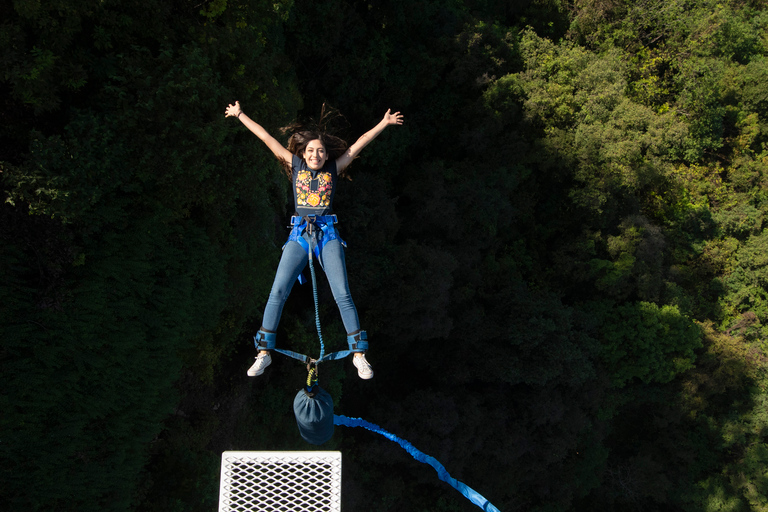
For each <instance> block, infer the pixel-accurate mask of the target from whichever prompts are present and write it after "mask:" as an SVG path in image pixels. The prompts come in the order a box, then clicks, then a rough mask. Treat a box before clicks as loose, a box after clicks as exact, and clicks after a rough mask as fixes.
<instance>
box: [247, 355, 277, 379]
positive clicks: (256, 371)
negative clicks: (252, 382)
mask: <svg viewBox="0 0 768 512" xmlns="http://www.w3.org/2000/svg"><path fill="white" fill-rule="evenodd" d="M271 364H272V356H270V355H269V352H267V353H266V354H259V355H258V356H256V362H255V363H253V366H251V367H250V368H248V376H249V377H256V376H257V375H261V374H262V373H264V370H265V369H266V368H267V366H269V365H271Z"/></svg>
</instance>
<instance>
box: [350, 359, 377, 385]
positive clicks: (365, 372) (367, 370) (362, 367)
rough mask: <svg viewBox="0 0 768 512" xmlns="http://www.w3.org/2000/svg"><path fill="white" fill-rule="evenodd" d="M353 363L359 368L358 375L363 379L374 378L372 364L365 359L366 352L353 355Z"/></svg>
mask: <svg viewBox="0 0 768 512" xmlns="http://www.w3.org/2000/svg"><path fill="white" fill-rule="evenodd" d="M352 364H354V365H355V368H357V375H358V376H359V377H360V378H361V379H363V380H368V379H372V378H373V368H371V364H370V363H369V362H368V361H367V360H366V359H365V354H363V355H362V356H360V357H358V356H356V355H355V356H352Z"/></svg>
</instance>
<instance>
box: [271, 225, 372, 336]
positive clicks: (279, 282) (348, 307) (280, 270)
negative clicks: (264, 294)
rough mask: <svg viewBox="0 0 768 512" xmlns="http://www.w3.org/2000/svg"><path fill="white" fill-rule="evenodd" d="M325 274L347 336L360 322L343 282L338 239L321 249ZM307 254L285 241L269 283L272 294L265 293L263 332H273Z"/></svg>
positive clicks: (355, 330)
mask: <svg viewBox="0 0 768 512" xmlns="http://www.w3.org/2000/svg"><path fill="white" fill-rule="evenodd" d="M320 258H321V262H322V265H323V269H324V270H325V275H326V277H327V278H328V283H329V284H330V285H331V292H333V298H334V299H336V305H337V306H338V307H339V312H340V313H341V320H342V322H344V328H345V329H346V330H347V334H350V333H353V332H357V331H359V330H360V320H359V319H358V317H357V308H355V303H354V302H352V296H351V295H350V293H349V283H348V282H347V265H346V262H345V259H344V247H342V245H341V241H339V240H331V241H330V242H328V243H327V244H326V245H325V247H324V248H323V252H322V253H321V254H320ZM307 259H308V257H307V252H306V251H305V250H304V249H303V248H302V247H301V245H299V243H298V242H293V241H291V242H288V243H287V244H285V247H284V248H283V255H282V257H281V258H280V264H279V265H278V266H277V273H276V274H275V282H274V283H272V291H271V292H270V293H269V300H267V307H266V308H264V319H263V320H262V323H261V325H262V327H263V328H264V329H266V330H267V331H271V332H275V331H277V326H278V324H279V323H280V316H281V315H282V313H283V305H284V304H285V300H286V299H287V298H288V295H289V294H290V293H291V289H292V288H293V284H294V283H295V282H296V279H297V278H298V277H299V274H301V271H302V270H304V267H305V266H306V265H307ZM314 266H315V273H317V272H318V271H319V265H318V262H317V261H315V262H314Z"/></svg>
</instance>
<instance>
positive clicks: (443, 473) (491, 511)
mask: <svg viewBox="0 0 768 512" xmlns="http://www.w3.org/2000/svg"><path fill="white" fill-rule="evenodd" d="M333 424H334V425H343V426H345V427H363V428H364V429H366V430H370V431H371V432H375V433H377V434H381V435H382V436H384V437H386V438H387V439H389V440H390V441H394V442H396V443H397V444H399V445H400V446H402V447H403V449H404V450H405V451H407V452H408V453H409V454H410V455H411V457H413V458H414V459H416V460H417V461H419V462H423V463H425V464H429V465H430V466H432V467H433V468H435V471H437V476H438V478H440V480H442V481H443V482H446V483H447V484H448V485H450V486H451V487H453V488H454V489H456V490H457V491H459V492H460V493H461V494H463V495H464V497H465V498H467V499H468V500H469V501H471V502H472V503H473V504H475V505H477V506H478V507H480V508H481V509H483V510H485V511H486V512H499V509H498V508H496V507H494V506H493V505H492V504H491V502H490V501H488V500H487V499H485V498H484V497H483V495H481V494H480V493H478V492H477V491H475V490H474V489H472V488H471V487H469V486H468V485H467V484H465V483H463V482H459V481H458V480H456V479H455V478H453V477H452V476H451V475H450V474H448V471H447V470H446V469H445V466H443V465H442V464H440V462H438V460H437V459H435V458H434V457H431V456H429V455H427V454H425V453H424V452H422V451H420V450H418V449H417V448H416V447H415V446H413V445H412V444H411V443H409V442H408V441H406V440H405V439H401V438H399V437H397V436H396V435H394V434H392V433H390V432H387V431H386V430H384V429H383V428H381V427H380V426H378V425H374V424H373V423H371V422H368V421H365V420H363V419H360V418H348V417H347V416H341V415H338V414H334V415H333Z"/></svg>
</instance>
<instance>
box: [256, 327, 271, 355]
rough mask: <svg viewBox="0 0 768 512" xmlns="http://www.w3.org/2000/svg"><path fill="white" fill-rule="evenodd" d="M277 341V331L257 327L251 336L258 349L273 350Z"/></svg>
mask: <svg viewBox="0 0 768 512" xmlns="http://www.w3.org/2000/svg"><path fill="white" fill-rule="evenodd" d="M276 343H277V333H274V332H267V331H264V330H261V329H259V331H258V332H257V333H256V336H254V337H253V344H254V345H255V346H256V348H257V349H259V350H273V349H274V348H275V345H276Z"/></svg>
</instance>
